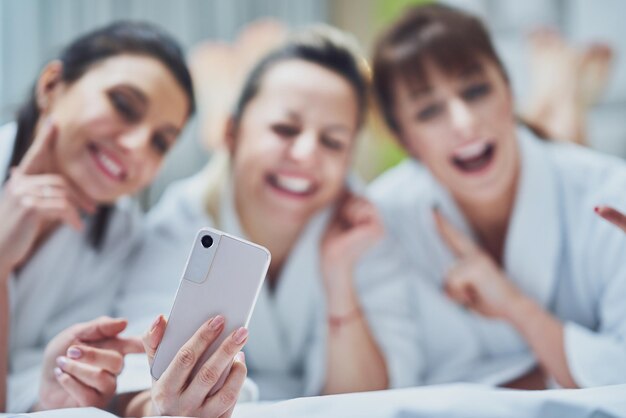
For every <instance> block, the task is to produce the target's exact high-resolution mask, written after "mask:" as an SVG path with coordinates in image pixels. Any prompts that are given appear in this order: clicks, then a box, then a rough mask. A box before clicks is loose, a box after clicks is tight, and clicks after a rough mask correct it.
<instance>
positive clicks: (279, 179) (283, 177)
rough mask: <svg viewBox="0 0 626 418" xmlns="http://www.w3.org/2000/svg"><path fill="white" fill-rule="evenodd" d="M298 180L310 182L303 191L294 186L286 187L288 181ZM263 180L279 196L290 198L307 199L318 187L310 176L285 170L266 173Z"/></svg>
mask: <svg viewBox="0 0 626 418" xmlns="http://www.w3.org/2000/svg"><path fill="white" fill-rule="evenodd" d="M299 180H300V181H308V182H310V185H309V187H308V188H307V189H306V190H305V191H304V190H303V191H298V190H295V187H294V188H289V187H287V182H288V181H293V182H297V181H299ZM265 182H266V184H267V185H268V186H269V188H270V189H271V190H272V191H273V192H275V193H277V194H279V195H281V196H284V197H288V198H291V199H307V198H309V197H311V196H313V195H314V194H315V193H316V192H317V190H318V188H319V186H318V184H317V182H316V181H315V180H314V179H313V178H311V176H306V175H302V174H296V173H286V172H272V173H268V174H267V175H266V176H265Z"/></svg>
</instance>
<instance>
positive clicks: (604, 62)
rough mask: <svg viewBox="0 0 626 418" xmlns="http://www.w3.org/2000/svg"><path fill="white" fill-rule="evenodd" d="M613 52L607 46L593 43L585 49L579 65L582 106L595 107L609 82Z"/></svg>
mask: <svg viewBox="0 0 626 418" xmlns="http://www.w3.org/2000/svg"><path fill="white" fill-rule="evenodd" d="M612 63H613V50H612V49H611V47H610V46H609V45H607V44H603V43H595V44H592V45H590V46H589V47H587V48H586V49H585V50H584V51H583V52H582V56H581V63H580V66H581V68H580V100H581V101H582V102H583V106H584V107H586V108H590V107H591V106H593V105H595V104H596V103H597V102H598V101H599V99H600V97H601V96H602V93H604V90H605V89H606V86H607V84H608V82H609V78H610V73H611V66H612Z"/></svg>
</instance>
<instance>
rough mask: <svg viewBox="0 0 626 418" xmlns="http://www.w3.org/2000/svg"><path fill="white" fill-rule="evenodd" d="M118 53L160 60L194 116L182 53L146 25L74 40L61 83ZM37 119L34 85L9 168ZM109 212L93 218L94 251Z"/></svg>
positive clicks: (64, 56)
mask: <svg viewBox="0 0 626 418" xmlns="http://www.w3.org/2000/svg"><path fill="white" fill-rule="evenodd" d="M120 54H135V55H145V56H149V57H152V58H155V59H157V60H158V61H160V62H161V63H162V64H163V65H164V66H165V67H166V68H167V69H168V70H169V71H170V72H171V73H172V75H173V76H174V78H175V79H176V81H177V82H178V83H179V84H180V86H181V87H182V88H183V90H184V92H185V93H186V95H187V98H188V101H189V114H190V115H191V114H193V112H194V111H195V101H194V97H193V84H192V81H191V75H190V73H189V70H188V68H187V65H186V64H185V58H184V55H183V52H182V50H181V48H180V46H179V45H178V43H177V42H176V41H175V40H174V39H173V38H172V37H171V36H170V35H168V34H167V33H166V32H164V31H163V30H162V29H160V28H158V27H157V26H154V25H152V24H149V23H142V22H131V21H120V22H116V23H113V24H110V25H108V26H105V27H103V28H100V29H97V30H94V31H92V32H89V33H87V34H85V35H83V36H81V37H79V38H77V39H76V40H74V41H73V42H72V43H71V44H69V45H68V46H67V47H66V48H65V49H64V50H63V51H62V52H61V54H60V56H59V57H58V59H59V60H60V61H61V63H62V64H63V68H62V72H61V80H62V81H63V82H64V83H67V84H71V83H73V82H75V81H77V80H78V79H80V78H81V77H82V76H83V75H84V74H85V73H87V72H88V71H89V69H90V68H91V67H92V66H93V65H94V64H96V63H98V62H100V61H102V60H104V59H106V58H109V57H112V56H115V55H120ZM39 117H40V113H39V106H38V105H37V98H36V83H35V86H33V88H32V91H31V94H30V97H29V98H28V100H27V102H26V103H25V104H24V105H23V106H22V107H21V108H20V110H19V111H18V113H17V134H16V137H15V146H14V147H13V154H12V155H11V160H10V163H9V169H10V168H11V167H15V166H17V165H18V164H19V163H20V161H21V160H22V158H23V157H24V155H25V154H26V151H27V150H28V148H29V147H30V145H31V143H32V141H33V139H34V135H35V128H36V126H37V122H38V120H39ZM8 172H9V171H7V176H8ZM111 212H112V207H110V206H103V207H101V208H100V209H99V210H98V212H97V213H96V215H95V219H94V221H93V223H92V225H91V229H90V231H89V240H90V242H91V244H92V245H93V246H94V247H96V248H98V247H99V246H100V245H101V243H102V242H103V240H104V235H105V233H106V229H107V225H108V220H109V218H110V216H111Z"/></svg>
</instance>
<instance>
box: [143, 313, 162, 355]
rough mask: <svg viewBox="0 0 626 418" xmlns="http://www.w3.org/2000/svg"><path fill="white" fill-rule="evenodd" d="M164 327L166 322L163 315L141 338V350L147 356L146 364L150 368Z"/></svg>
mask: <svg viewBox="0 0 626 418" xmlns="http://www.w3.org/2000/svg"><path fill="white" fill-rule="evenodd" d="M166 326H167V320H166V319H165V317H163V315H159V316H158V317H157V318H156V320H155V321H154V322H153V323H152V327H150V330H149V331H148V332H146V333H145V334H144V336H143V338H142V342H143V348H144V350H145V352H146V354H147V356H148V363H149V364H150V367H152V363H153V362H154V356H155V355H156V352H157V349H158V348H159V344H161V340H162V339H163V334H164V333H165V327H166Z"/></svg>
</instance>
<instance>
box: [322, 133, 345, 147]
mask: <svg viewBox="0 0 626 418" xmlns="http://www.w3.org/2000/svg"><path fill="white" fill-rule="evenodd" d="M320 142H321V143H322V145H323V146H324V147H326V148H328V149H330V150H333V151H340V150H342V149H344V147H345V145H344V143H343V142H342V141H340V140H338V139H334V138H331V137H329V136H324V135H323V136H322V137H321V138H320Z"/></svg>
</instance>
